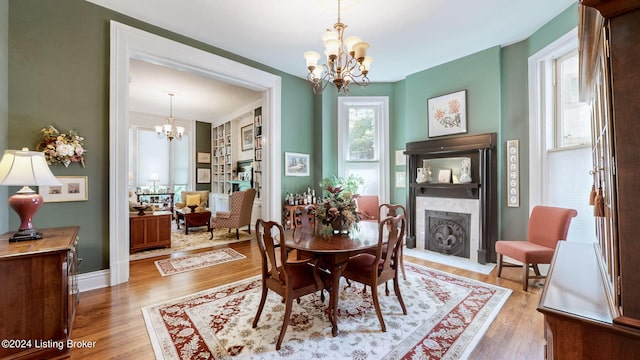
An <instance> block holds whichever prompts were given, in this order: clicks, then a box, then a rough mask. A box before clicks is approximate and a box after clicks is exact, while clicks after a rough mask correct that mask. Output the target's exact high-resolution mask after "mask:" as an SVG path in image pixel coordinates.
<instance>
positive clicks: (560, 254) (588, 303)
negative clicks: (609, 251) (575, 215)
mask: <svg viewBox="0 0 640 360" xmlns="http://www.w3.org/2000/svg"><path fill="white" fill-rule="evenodd" d="M600 256H601V254H600V251H599V248H598V244H594V243H580V242H570V241H560V242H558V248H557V249H556V254H555V257H554V260H553V264H552V266H551V268H550V270H549V274H548V276H547V280H546V283H545V288H544V290H543V292H542V296H541V297H540V304H539V306H538V311H540V312H541V313H543V314H544V326H545V329H544V334H545V339H546V342H547V344H546V349H545V359H547V360H551V359H556V360H557V359H602V360H605V359H616V360H623V359H629V360H631V359H637V356H638V354H639V353H640V332H638V331H636V330H634V329H632V328H628V327H626V326H624V325H619V324H616V323H615V322H614V321H613V316H612V312H611V309H610V308H609V299H608V296H607V292H606V290H605V287H604V286H603V283H602V281H601V279H602V277H601V273H600V266H599V257H600Z"/></svg>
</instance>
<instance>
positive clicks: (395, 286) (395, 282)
mask: <svg viewBox="0 0 640 360" xmlns="http://www.w3.org/2000/svg"><path fill="white" fill-rule="evenodd" d="M393 292H395V293H396V296H397V297H398V301H399V302H400V307H402V313H403V314H405V315H407V308H406V307H405V306H404V300H402V294H400V286H399V284H398V275H397V274H396V277H395V278H394V279H393Z"/></svg>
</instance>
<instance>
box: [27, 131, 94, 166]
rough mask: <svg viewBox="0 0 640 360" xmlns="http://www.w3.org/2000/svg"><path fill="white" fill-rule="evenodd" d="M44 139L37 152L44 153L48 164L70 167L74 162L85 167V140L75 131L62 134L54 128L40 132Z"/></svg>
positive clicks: (39, 143)
mask: <svg viewBox="0 0 640 360" xmlns="http://www.w3.org/2000/svg"><path fill="white" fill-rule="evenodd" d="M40 132H41V133H42V139H41V140H40V142H38V145H37V146H36V150H37V151H42V152H43V153H44V158H45V159H46V160H47V164H49V165H51V164H57V163H60V164H63V165H64V166H69V164H71V163H72V162H78V163H80V165H82V167H84V153H85V152H86V150H85V148H84V138H83V137H82V136H80V135H78V132H77V131H75V130H69V131H68V132H67V133H60V132H59V131H58V129H56V128H55V127H53V126H48V127H46V128H43V129H42V130H40Z"/></svg>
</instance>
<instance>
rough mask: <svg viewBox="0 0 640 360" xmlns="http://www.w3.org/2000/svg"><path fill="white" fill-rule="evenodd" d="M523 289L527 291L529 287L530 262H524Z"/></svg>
mask: <svg viewBox="0 0 640 360" xmlns="http://www.w3.org/2000/svg"><path fill="white" fill-rule="evenodd" d="M522 269H523V272H522V290H524V291H527V288H528V287H529V264H522Z"/></svg>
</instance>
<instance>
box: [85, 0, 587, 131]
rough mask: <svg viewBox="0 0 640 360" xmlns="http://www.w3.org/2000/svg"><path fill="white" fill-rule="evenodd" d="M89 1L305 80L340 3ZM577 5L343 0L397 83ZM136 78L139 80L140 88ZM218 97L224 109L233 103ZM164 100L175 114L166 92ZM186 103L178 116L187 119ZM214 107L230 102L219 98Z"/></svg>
mask: <svg viewBox="0 0 640 360" xmlns="http://www.w3.org/2000/svg"><path fill="white" fill-rule="evenodd" d="M87 1H90V2H92V3H95V4H98V5H101V6H104V7H106V8H109V9H112V10H114V11H117V12H121V13H123V14H126V15H128V16H131V17H134V18H137V19H140V20H142V21H145V22H147V23H150V24H153V25H156V26H159V27H161V28H165V29H167V30H170V31H173V32H176V33H179V34H182V35H185V36H188V37H190V38H193V39H196V40H199V41H202V42H205V43H208V44H211V45H213V46H216V47H218V48H221V49H224V50H227V51H229V52H232V53H235V54H238V55H240V56H243V57H246V58H248V59H251V60H255V61H257V62H260V63H263V64H266V65H268V66H271V67H273V68H275V69H278V70H281V71H284V72H286V73H289V74H292V75H294V76H298V77H306V71H307V70H306V67H305V63H304V58H303V53H304V52H305V51H308V50H314V51H317V52H320V53H322V52H323V49H322V42H321V40H320V36H321V35H322V33H323V32H324V30H325V29H327V28H330V27H332V26H333V24H334V23H335V22H336V20H337V0H245V1H237V0H181V1H175V0H135V1H131V0H87ZM575 2H576V0H538V1H530V0H483V1H478V0H402V1H390V0H342V11H341V20H342V22H343V23H345V24H347V26H348V27H347V29H346V30H345V36H352V35H357V36H360V37H361V38H362V39H363V40H364V41H367V42H369V44H370V48H369V52H368V55H370V56H372V57H373V64H372V66H371V72H370V74H369V78H370V80H371V81H372V82H393V81H398V80H401V79H404V78H405V77H406V76H407V75H410V74H413V73H416V72H419V71H422V70H425V69H428V68H431V67H434V66H437V65H439V64H443V63H446V62H448V61H451V60H454V59H457V58H460V57H463V56H466V55H469V54H473V53H475V52H478V51H481V50H484V49H487V48H490V47H493V46H505V45H509V44H512V43H515V42H518V41H521V40H523V39H525V38H527V37H529V36H530V35H531V34H533V33H534V32H535V31H536V30H538V29H539V28H540V27H541V26H543V25H544V24H545V23H547V22H548V21H549V20H551V19H552V18H554V17H555V16H556V15H558V14H559V13H560V12H562V11H563V10H565V9H566V8H567V7H569V6H570V5H571V4H574V3H575ZM139 68H142V66H140V67H139ZM138 70H140V69H138ZM134 75H135V74H134ZM136 76H137V77H139V78H146V76H144V75H140V74H139V75H136ZM150 78H151V79H154V78H155V77H154V76H150ZM156 80H157V81H159V80H158V79H156ZM136 81H137V80H136V78H135V77H133V76H132V87H133V86H134V83H135V82H136ZM140 86H142V84H141V85H140ZM157 86H159V88H157V89H155V90H156V91H157V92H163V91H164V92H166V91H173V90H174V87H173V86H172V85H171V84H169V83H167V84H165V85H164V87H161V86H162V85H161V84H160V85H157ZM201 86H202V84H201ZM154 87H155V85H154ZM175 91H177V92H178V93H179V92H180V91H178V90H175ZM184 93H185V98H186V97H191V95H189V94H191V92H188V91H186V90H184ZM187 95H188V96H187ZM216 96H218V99H219V100H220V102H221V103H222V104H228V103H229V102H228V101H225V100H224V99H221V95H220V94H218V95H216ZM164 97H166V98H167V99H166V100H165V102H166V103H167V105H166V106H165V107H166V108H167V109H168V96H167V95H166V93H165V94H164ZM178 99H179V97H178V96H176V98H175V100H174V115H175V116H176V117H178V118H179V117H180V113H179V110H178V109H179V105H178V104H179V102H178ZM207 99H211V98H207ZM185 100H186V99H185ZM190 101H195V99H191V100H190ZM192 106H195V105H192ZM203 106H204V105H203ZM209 106H212V107H213V106H222V105H221V104H215V103H214V101H211V103H210V104H209ZM140 107H141V108H143V105H142V104H140ZM216 109H218V108H217V107H216ZM213 111H217V110H213ZM212 116H213V115H212Z"/></svg>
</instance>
